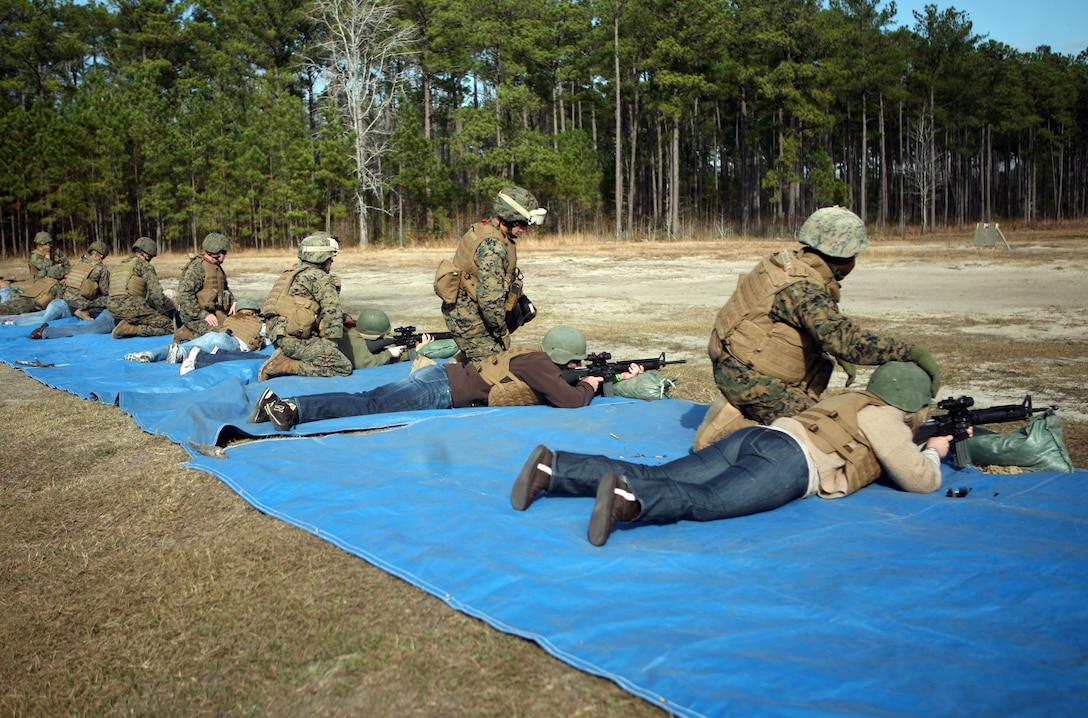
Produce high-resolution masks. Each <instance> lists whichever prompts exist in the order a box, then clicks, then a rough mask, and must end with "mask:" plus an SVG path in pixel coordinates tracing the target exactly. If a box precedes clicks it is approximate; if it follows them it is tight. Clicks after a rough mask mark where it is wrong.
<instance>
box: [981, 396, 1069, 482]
mask: <svg viewBox="0 0 1088 718" xmlns="http://www.w3.org/2000/svg"><path fill="white" fill-rule="evenodd" d="M967 445H968V447H969V448H970V449H971V462H972V463H974V464H976V465H979V466H1019V467H1021V468H1024V469H1028V470H1029V471H1060V472H1064V473H1072V471H1073V462H1072V461H1071V460H1070V458H1069V452H1068V451H1066V449H1065V442H1064V441H1063V440H1062V425H1061V421H1059V419H1058V415H1057V414H1055V413H1054V410H1053V409H1047V410H1046V411H1045V412H1040V413H1038V414H1035V415H1034V416H1032V417H1031V419H1030V420H1028V423H1027V425H1026V426H1024V427H1023V428H1022V429H1020V430H1019V431H1014V432H1012V433H1009V434H991V433H987V434H982V435H979V436H975V437H972V438H970V439H968V440H967Z"/></svg>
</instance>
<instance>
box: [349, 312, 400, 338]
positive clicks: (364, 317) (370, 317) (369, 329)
mask: <svg viewBox="0 0 1088 718" xmlns="http://www.w3.org/2000/svg"><path fill="white" fill-rule="evenodd" d="M355 324H356V328H357V329H358V330H359V333H360V334H362V335H363V336H364V337H366V338H367V339H377V338H378V337H380V336H382V335H383V334H388V333H389V330H390V329H392V328H393V325H392V324H391V323H390V322H389V315H388V314H386V313H385V312H383V311H382V310H381V309H364V310H363V311H362V313H361V314H360V315H359V317H358V319H356V320H355Z"/></svg>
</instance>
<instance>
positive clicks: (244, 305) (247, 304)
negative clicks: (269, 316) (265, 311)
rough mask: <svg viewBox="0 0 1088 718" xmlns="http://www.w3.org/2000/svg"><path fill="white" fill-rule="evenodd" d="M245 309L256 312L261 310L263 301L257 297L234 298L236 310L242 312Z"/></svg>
mask: <svg viewBox="0 0 1088 718" xmlns="http://www.w3.org/2000/svg"><path fill="white" fill-rule="evenodd" d="M243 309H249V310H251V311H254V312H260V311H261V303H260V302H258V301H257V300H256V299H236V300H234V311H236V312H240V311H242V310H243Z"/></svg>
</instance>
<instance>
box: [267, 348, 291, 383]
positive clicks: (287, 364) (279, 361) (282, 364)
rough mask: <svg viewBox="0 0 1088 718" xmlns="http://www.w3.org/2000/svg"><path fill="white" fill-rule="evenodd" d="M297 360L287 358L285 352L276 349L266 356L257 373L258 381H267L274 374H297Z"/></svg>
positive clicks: (274, 375)
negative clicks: (266, 359) (266, 358)
mask: <svg viewBox="0 0 1088 718" xmlns="http://www.w3.org/2000/svg"><path fill="white" fill-rule="evenodd" d="M298 371H299V360H298V359H289V358H288V357H287V355H286V354H284V353H283V352H282V351H281V350H279V349H277V350H276V351H275V352H273V353H272V356H270V357H268V361H266V362H265V363H264V364H263V365H261V370H260V372H259V373H258V374H257V380H258V381H268V380H269V379H271V378H272V377H276V376H298Z"/></svg>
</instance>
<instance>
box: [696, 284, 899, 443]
mask: <svg viewBox="0 0 1088 718" xmlns="http://www.w3.org/2000/svg"><path fill="white" fill-rule="evenodd" d="M770 317H771V319H772V320H774V321H775V322H784V323H786V324H790V325H792V326H794V327H796V328H798V329H800V330H801V331H802V333H804V334H807V335H808V336H810V337H812V339H814V340H815V345H814V351H817V352H819V353H820V354H821V355H824V356H822V357H821V358H820V359H819V360H817V362H816V364H815V367H814V370H813V372H812V373H811V374H810V376H809V377H808V379H809V380H808V382H806V383H805V384H804V385H798V384H791V383H787V382H785V381H783V380H782V379H779V378H777V377H774V376H771V375H769V374H764V373H762V372H759V371H756V370H754V369H752V368H750V367H748V366H746V365H745V364H744V363H742V362H741V361H739V360H738V359H736V358H735V357H734V356H733V355H732V354H730V353H729V352H728V351H723V352H722V353H721V355H720V356H719V357H718V358H717V359H716V360H712V363H713V367H714V383H715V384H717V385H718V389H719V390H720V391H721V392H722V394H723V395H724V396H725V397H726V398H727V399H728V400H729V402H730V403H731V404H733V405H734V406H736V407H737V408H738V409H740V410H741V413H742V414H744V415H745V416H746V417H748V418H749V419H753V420H755V421H758V422H760V423H761V424H769V423H771V422H772V421H774V420H775V419H777V418H778V417H780V416H792V415H794V414H797V413H800V412H802V411H804V410H805V409H807V408H809V407H810V406H812V405H813V404H814V403H816V401H817V400H818V399H819V396H820V394H822V393H823V390H824V389H825V388H826V387H827V383H828V381H829V380H830V378H831V372H832V370H833V369H834V366H835V363H834V361H832V360H831V359H830V358H828V357H827V356H826V355H825V353H826V354H830V355H831V356H833V357H838V358H842V359H844V360H846V361H848V362H853V363H854V364H861V365H864V366H872V365H876V364H883V363H884V362H888V361H906V360H907V357H908V355H909V354H910V350H911V345H910V344H906V343H904V342H901V341H899V340H897V339H893V338H892V337H882V336H878V335H876V334H870V333H869V332H866V331H864V330H863V329H862V328H861V327H859V326H858V325H857V324H855V323H854V322H853V321H851V320H850V319H848V318H847V317H846V316H844V315H843V313H842V312H841V311H840V310H839V305H838V302H837V301H836V300H835V299H834V298H833V297H832V296H831V294H830V293H829V292H827V291H826V290H824V289H822V288H820V287H819V286H817V285H816V284H813V283H811V282H798V283H797V284H792V285H790V286H789V287H786V288H785V289H783V290H782V291H781V292H780V293H779V294H778V296H777V297H776V298H775V300H774V305H773V308H772V310H771V312H770Z"/></svg>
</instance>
